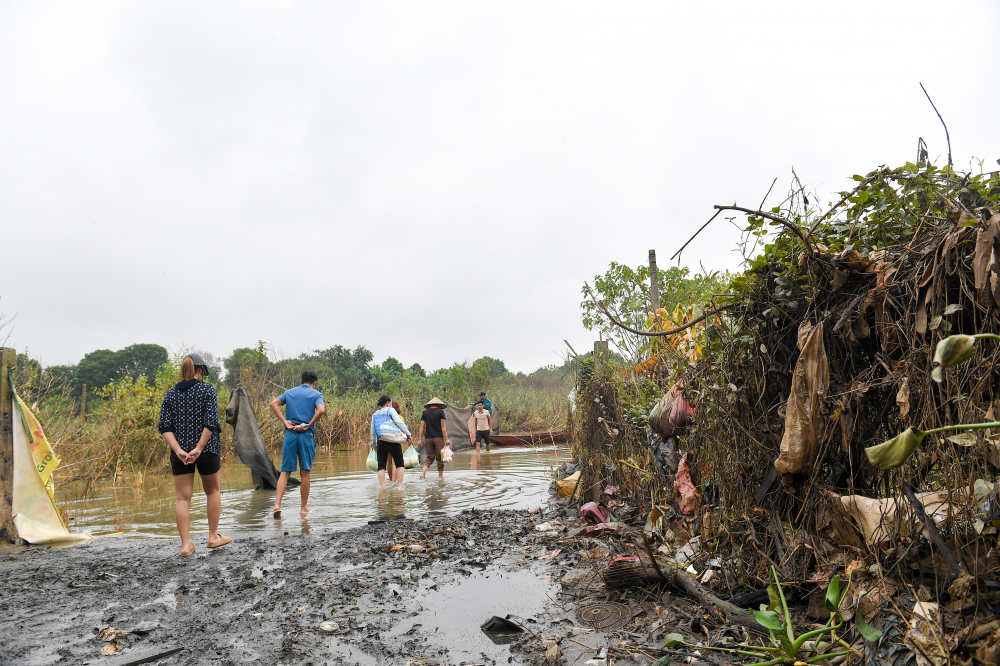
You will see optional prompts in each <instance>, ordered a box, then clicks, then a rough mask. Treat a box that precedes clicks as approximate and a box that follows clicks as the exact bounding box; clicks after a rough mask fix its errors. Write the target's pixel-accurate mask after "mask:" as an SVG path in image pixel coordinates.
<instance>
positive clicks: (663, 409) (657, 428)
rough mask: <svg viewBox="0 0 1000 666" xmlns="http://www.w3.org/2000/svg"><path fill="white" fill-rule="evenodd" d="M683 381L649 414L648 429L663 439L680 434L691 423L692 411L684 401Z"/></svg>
mask: <svg viewBox="0 0 1000 666" xmlns="http://www.w3.org/2000/svg"><path fill="white" fill-rule="evenodd" d="M684 387H685V384H684V380H683V379H682V380H679V381H677V382H676V383H674V385H673V386H671V387H670V390H668V391H667V392H666V394H664V396H663V397H662V398H660V400H659V402H657V403H656V405H655V406H654V407H653V409H652V411H650V412H649V427H650V428H652V429H653V432H655V433H656V434H657V435H659V436H660V437H662V438H663V439H668V438H670V437H673V436H674V435H676V434H678V433H679V432H681V431H682V430H683V429H684V428H686V427H687V426H688V424H690V423H691V419H692V418H693V417H694V410H693V409H692V408H691V406H690V405H689V404H688V403H687V400H685V399H684V395H683V393H684Z"/></svg>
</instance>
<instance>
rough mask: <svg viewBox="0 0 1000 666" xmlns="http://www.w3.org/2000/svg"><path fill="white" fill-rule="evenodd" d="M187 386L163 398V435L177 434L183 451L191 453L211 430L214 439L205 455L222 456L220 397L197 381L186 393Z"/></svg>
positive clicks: (174, 389)
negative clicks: (206, 429) (168, 433)
mask: <svg viewBox="0 0 1000 666" xmlns="http://www.w3.org/2000/svg"><path fill="white" fill-rule="evenodd" d="M185 384H187V382H180V383H178V384H176V385H175V386H174V387H173V388H172V389H170V390H169V391H167V395H166V396H164V398H163V406H161V407H160V422H159V423H158V424H157V427H158V428H159V429H160V434H161V435H162V434H163V433H165V432H172V433H174V437H176V438H177V443H178V444H180V445H181V448H182V449H184V450H185V451H192V450H193V449H194V448H195V447H196V446H198V440H199V439H201V433H202V431H203V430H204V429H205V428H208V429H209V430H211V431H212V436H211V437H209V439H208V443H207V444H206V445H205V452H207V453H214V454H216V455H220V454H221V453H222V442H221V441H220V440H219V433H220V432H222V428H221V427H220V426H219V397H218V396H217V395H216V394H215V389H214V388H212V385H211V384H206V383H205V382H202V381H196V382H194V383H193V384H188V385H187V387H186V390H185V389H182V388H181V387H184V385H185Z"/></svg>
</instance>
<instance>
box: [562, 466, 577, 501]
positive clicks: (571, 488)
mask: <svg viewBox="0 0 1000 666" xmlns="http://www.w3.org/2000/svg"><path fill="white" fill-rule="evenodd" d="M579 483H580V471H579V470H577V471H576V472H574V473H573V474H570V475H569V476H567V477H566V478H565V479H560V480H559V481H556V488H557V492H558V493H559V497H570V496H571V495H572V494H573V493H574V492H575V491H576V487H577V486H578V485H579Z"/></svg>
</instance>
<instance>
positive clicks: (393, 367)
mask: <svg viewBox="0 0 1000 666" xmlns="http://www.w3.org/2000/svg"><path fill="white" fill-rule="evenodd" d="M382 369H383V370H385V371H386V372H387V373H389V376H390V377H393V378H395V377H398V376H400V375H402V374H403V370H404V369H405V368H403V364H402V363H400V362H399V361H397V360H396V359H395V358H393V357H392V356H390V357H389V358H387V359H385V360H384V361H383V362H382Z"/></svg>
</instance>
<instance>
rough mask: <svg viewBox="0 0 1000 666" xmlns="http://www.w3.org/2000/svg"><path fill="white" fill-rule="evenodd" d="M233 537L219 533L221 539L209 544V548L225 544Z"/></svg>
mask: <svg viewBox="0 0 1000 666" xmlns="http://www.w3.org/2000/svg"><path fill="white" fill-rule="evenodd" d="M231 542H232V539H230V538H229V537H227V536H222V535H221V534H220V535H219V540H218V541H217V542H215V543H210V544H208V547H209V548H218V547H219V546H225V545H226V544H227V543H231Z"/></svg>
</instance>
